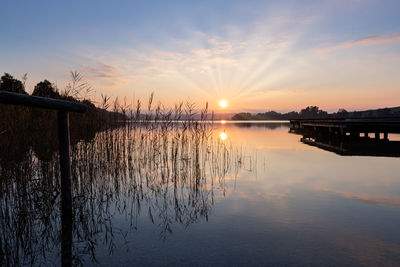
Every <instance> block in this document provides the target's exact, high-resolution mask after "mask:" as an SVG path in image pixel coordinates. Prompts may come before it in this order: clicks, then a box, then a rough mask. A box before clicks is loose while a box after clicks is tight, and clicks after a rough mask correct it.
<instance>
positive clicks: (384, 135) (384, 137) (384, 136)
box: [383, 132, 388, 140]
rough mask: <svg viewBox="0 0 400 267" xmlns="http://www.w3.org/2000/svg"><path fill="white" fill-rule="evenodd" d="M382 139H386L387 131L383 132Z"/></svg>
mask: <svg viewBox="0 0 400 267" xmlns="http://www.w3.org/2000/svg"><path fill="white" fill-rule="evenodd" d="M383 139H385V140H388V133H387V132H385V133H383Z"/></svg>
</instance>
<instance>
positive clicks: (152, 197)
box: [0, 124, 244, 266]
mask: <svg viewBox="0 0 400 267" xmlns="http://www.w3.org/2000/svg"><path fill="white" fill-rule="evenodd" d="M191 127H192V126H190V127H189V128H186V127H185V126H182V127H177V128H171V127H163V125H162V124H160V125H158V126H157V127H154V126H150V125H146V126H137V125H128V126H125V127H121V128H118V129H114V130H112V129H108V130H106V131H103V132H99V133H97V135H96V136H95V138H94V139H93V140H90V141H81V142H78V143H76V144H75V145H74V146H73V147H72V152H71V165H72V174H73V181H72V195H73V218H72V220H71V218H70V217H68V216H64V215H65V214H64V213H62V216H61V220H62V223H61V222H60V216H59V207H60V184H59V178H58V177H59V168H58V155H57V152H56V149H55V148H54V149H52V150H49V152H50V153H48V154H46V155H45V153H39V154H38V153H37V150H36V149H35V147H33V148H32V149H30V150H29V151H28V152H24V156H23V157H22V158H21V157H18V158H17V159H16V160H15V164H13V165H11V164H8V162H4V161H2V162H1V169H0V174H1V179H0V181H1V184H0V186H1V187H0V189H1V191H0V201H1V202H0V211H1V218H0V224H1V227H0V265H5V266H14V265H41V264H49V263H51V262H52V263H54V264H57V259H59V258H60V252H59V251H60V249H59V244H60V243H61V244H62V256H63V259H68V258H69V259H71V260H72V262H71V263H72V264H73V265H76V264H84V259H87V257H89V258H90V260H91V261H92V262H97V256H96V255H97V254H98V252H97V250H98V247H99V246H100V247H101V248H102V249H103V248H104V246H105V247H107V250H108V251H107V253H108V254H109V255H111V254H113V253H114V251H115V249H116V245H115V242H116V240H118V241H117V242H119V241H120V240H121V239H124V237H126V236H127V235H128V233H130V232H132V231H137V230H138V229H139V228H140V225H139V221H140V219H139V217H140V215H142V216H143V215H146V216H147V217H148V219H149V221H150V222H151V224H153V225H154V226H155V227H156V229H157V231H158V233H159V236H160V238H162V239H166V238H168V235H169V234H170V233H172V232H173V231H174V225H175V224H178V225H184V226H185V227H189V226H190V225H191V224H193V223H196V222H198V221H199V220H206V221H207V220H208V219H209V215H210V212H211V210H212V206H213V205H214V203H215V201H216V200H218V199H220V198H222V197H224V196H225V195H226V194H227V192H228V191H229V190H228V189H227V187H226V184H225V178H226V177H227V176H230V175H232V176H237V173H238V172H239V170H240V169H241V168H242V162H244V161H243V160H242V157H243V155H242V151H241V150H233V149H232V148H231V147H228V146H227V145H226V144H225V142H223V141H224V140H225V139H226V134H225V139H223V138H216V139H215V138H214V137H213V134H212V133H213V131H212V129H209V126H203V125H200V126H194V127H193V128H191ZM199 127H200V128H199ZM37 147H41V146H37ZM39 157H40V159H39ZM5 163H7V164H5ZM115 218H120V219H122V220H123V221H124V224H125V225H129V227H122V228H119V227H116V226H115V224H116V221H115ZM60 225H61V226H62V229H60ZM60 230H62V231H60ZM60 232H61V233H62V235H61V236H60ZM60 237H61V242H60ZM71 241H73V245H72V242H71ZM119 249H120V248H119ZM71 255H72V256H71Z"/></svg>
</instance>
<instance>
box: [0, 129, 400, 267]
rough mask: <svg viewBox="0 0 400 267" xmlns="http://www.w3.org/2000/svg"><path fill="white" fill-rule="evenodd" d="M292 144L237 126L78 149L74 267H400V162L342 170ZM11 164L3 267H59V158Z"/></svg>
mask: <svg viewBox="0 0 400 267" xmlns="http://www.w3.org/2000/svg"><path fill="white" fill-rule="evenodd" d="M288 131H289V128H288V124H285V123H264V124H229V123H227V124H219V125H217V126H216V129H214V131H210V132H209V135H210V136H209V137H208V139H207V140H206V141H204V140H203V141H198V140H199V139H198V138H200V137H199V136H197V137H193V136H192V135H188V137H187V139H185V140H184V141H181V139H180V138H181V137H182V136H181V134H182V133H180V132H178V133H176V132H173V131H169V132H168V133H163V134H161V135H157V134H154V135H152V133H150V132H145V131H144V132H141V133H137V132H138V131H137V130H136V131H135V133H134V134H133V133H132V132H130V131H128V132H126V131H118V130H116V131H114V132H113V133H100V134H98V135H97V136H96V138H95V139H94V140H92V141H90V142H86V143H83V142H82V143H79V144H78V145H76V146H75V147H74V150H73V161H72V168H73V172H74V181H73V187H74V189H73V195H74V212H75V213H74V223H73V245H72V253H73V256H74V263H75V264H82V265H85V266H90V265H99V264H100V265H104V266H132V265H137V266H177V265H186V266H211V265H212V266H265V265H288V266H321V265H323V266H344V265H352V266H365V265H367V266H396V265H397V266H398V265H400V227H399V225H400V159H399V158H389V157H361V156H356V157H343V156H339V155H337V154H334V153H332V152H327V151H324V150H321V149H319V148H316V147H313V146H308V145H306V144H303V143H301V142H300V141H299V140H300V136H298V135H294V134H290V133H288ZM143 136H145V137H143ZM196 138H197V139H196ZM132 140H135V141H134V142H133V141H132ZM2 164H3V165H2V173H1V175H2V179H3V182H2V184H1V186H2V188H1V189H2V190H1V194H0V201H1V202H0V203H1V204H0V205H1V216H2V217H1V226H2V227H1V230H0V234H1V238H0V240H1V243H0V251H1V253H2V255H0V259H2V261H3V264H4V265H6V264H10V265H14V264H17V265H23V264H26V265H30V264H33V265H46V264H47V265H54V264H56V265H58V264H59V263H60V242H61V240H60V238H61V237H60V234H59V233H60V228H61V226H60V224H61V223H60V216H59V185H58V183H59V182H58V178H57V177H58V165H57V164H58V162H57V155H56V153H54V154H53V155H52V156H51V157H50V158H49V159H47V160H42V159H40V158H39V157H37V155H36V154H35V152H34V151H30V152H28V154H27V155H25V156H24V159H23V160H21V161H19V163H18V164H14V165H12V164H11V163H7V162H6V163H4V161H3V162H2ZM5 164H8V165H7V166H5ZM21 177H25V178H26V179H28V180H29V182H26V181H25V182H23V181H20V179H21ZM54 177H56V178H54ZM4 180H7V182H5V181H4ZM0 265H1V262H0Z"/></svg>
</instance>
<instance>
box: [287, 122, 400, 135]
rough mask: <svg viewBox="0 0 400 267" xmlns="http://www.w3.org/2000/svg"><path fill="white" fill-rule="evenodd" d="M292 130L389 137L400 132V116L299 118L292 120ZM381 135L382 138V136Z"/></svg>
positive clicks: (294, 131) (301, 132) (305, 132)
mask: <svg viewBox="0 0 400 267" xmlns="http://www.w3.org/2000/svg"><path fill="white" fill-rule="evenodd" d="M290 124H291V132H293V133H300V134H306V135H307V134H308V133H313V134H315V133H316V132H320V133H322V134H330V135H336V136H338V137H341V136H351V137H353V138H358V137H362V136H363V137H368V136H369V134H373V135H374V138H375V139H388V134H390V133H392V134H400V118H368V119H298V120H290ZM381 135H383V136H382V138H381Z"/></svg>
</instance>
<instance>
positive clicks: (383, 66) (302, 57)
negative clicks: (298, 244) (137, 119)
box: [0, 0, 400, 112]
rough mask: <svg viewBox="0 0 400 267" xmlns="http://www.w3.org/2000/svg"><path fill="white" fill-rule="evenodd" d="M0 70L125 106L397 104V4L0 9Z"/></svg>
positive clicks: (73, 4) (344, 1) (90, 3)
mask: <svg viewBox="0 0 400 267" xmlns="http://www.w3.org/2000/svg"><path fill="white" fill-rule="evenodd" d="M0 8H1V11H0V14H1V15H0V25H1V29H2V34H1V37H0V73H4V72H7V73H10V74H12V75H14V76H15V77H16V78H20V77H22V75H23V74H25V73H28V80H27V91H28V92H32V91H33V88H34V86H35V84H36V83H38V82H39V81H42V80H44V79H48V80H50V81H51V82H53V83H54V84H56V85H57V87H58V88H59V89H60V90H63V89H64V88H65V86H66V84H67V83H68V81H69V80H70V72H71V71H75V70H76V71H79V72H80V73H81V74H82V75H83V76H84V77H85V79H86V81H87V82H88V83H90V84H91V85H92V87H93V88H94V89H95V92H93V93H92V95H90V97H91V98H92V99H94V100H95V101H98V100H99V99H100V96H101V94H105V95H108V96H111V97H113V98H115V97H118V98H119V99H121V101H122V99H124V98H126V102H127V103H128V104H129V103H132V102H135V101H136V100H137V99H142V100H143V101H145V100H146V99H147V98H148V97H149V95H150V94H151V92H154V94H155V100H156V101H157V102H162V103H163V105H164V106H165V107H170V106H172V105H173V104H175V103H178V102H180V101H191V102H195V103H196V104H197V105H198V106H200V107H201V106H204V105H205V103H206V102H208V103H209V105H210V108H211V109H214V110H218V109H219V107H218V103H219V101H220V100H221V99H225V100H226V101H227V102H228V108H227V110H228V111H232V112H237V111H250V112H251V111H253V112H256V111H266V110H277V111H291V110H300V109H301V108H304V107H306V106H309V105H316V106H319V107H320V108H322V109H324V110H328V111H337V110H338V109H339V108H345V109H347V110H362V109H369V108H380V107H394V106H400V19H399V14H400V1H399V0H332V1H330V0H321V1H311V0H304V1H300V0H296V1H295V0H291V1H289V0H287V1H286V0H283V1H282V0H280V1H253V0H246V1H236V0H226V1H218V0H213V1H211V0H210V1H207V0H205V1H174V0H170V1H161V0H160V1H151V0H147V1H105V0H96V1H94V0H86V1H72V0H71V1H57V0H55V1H42V0H36V1H8V0H5V1H2V2H1V5H0Z"/></svg>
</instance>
